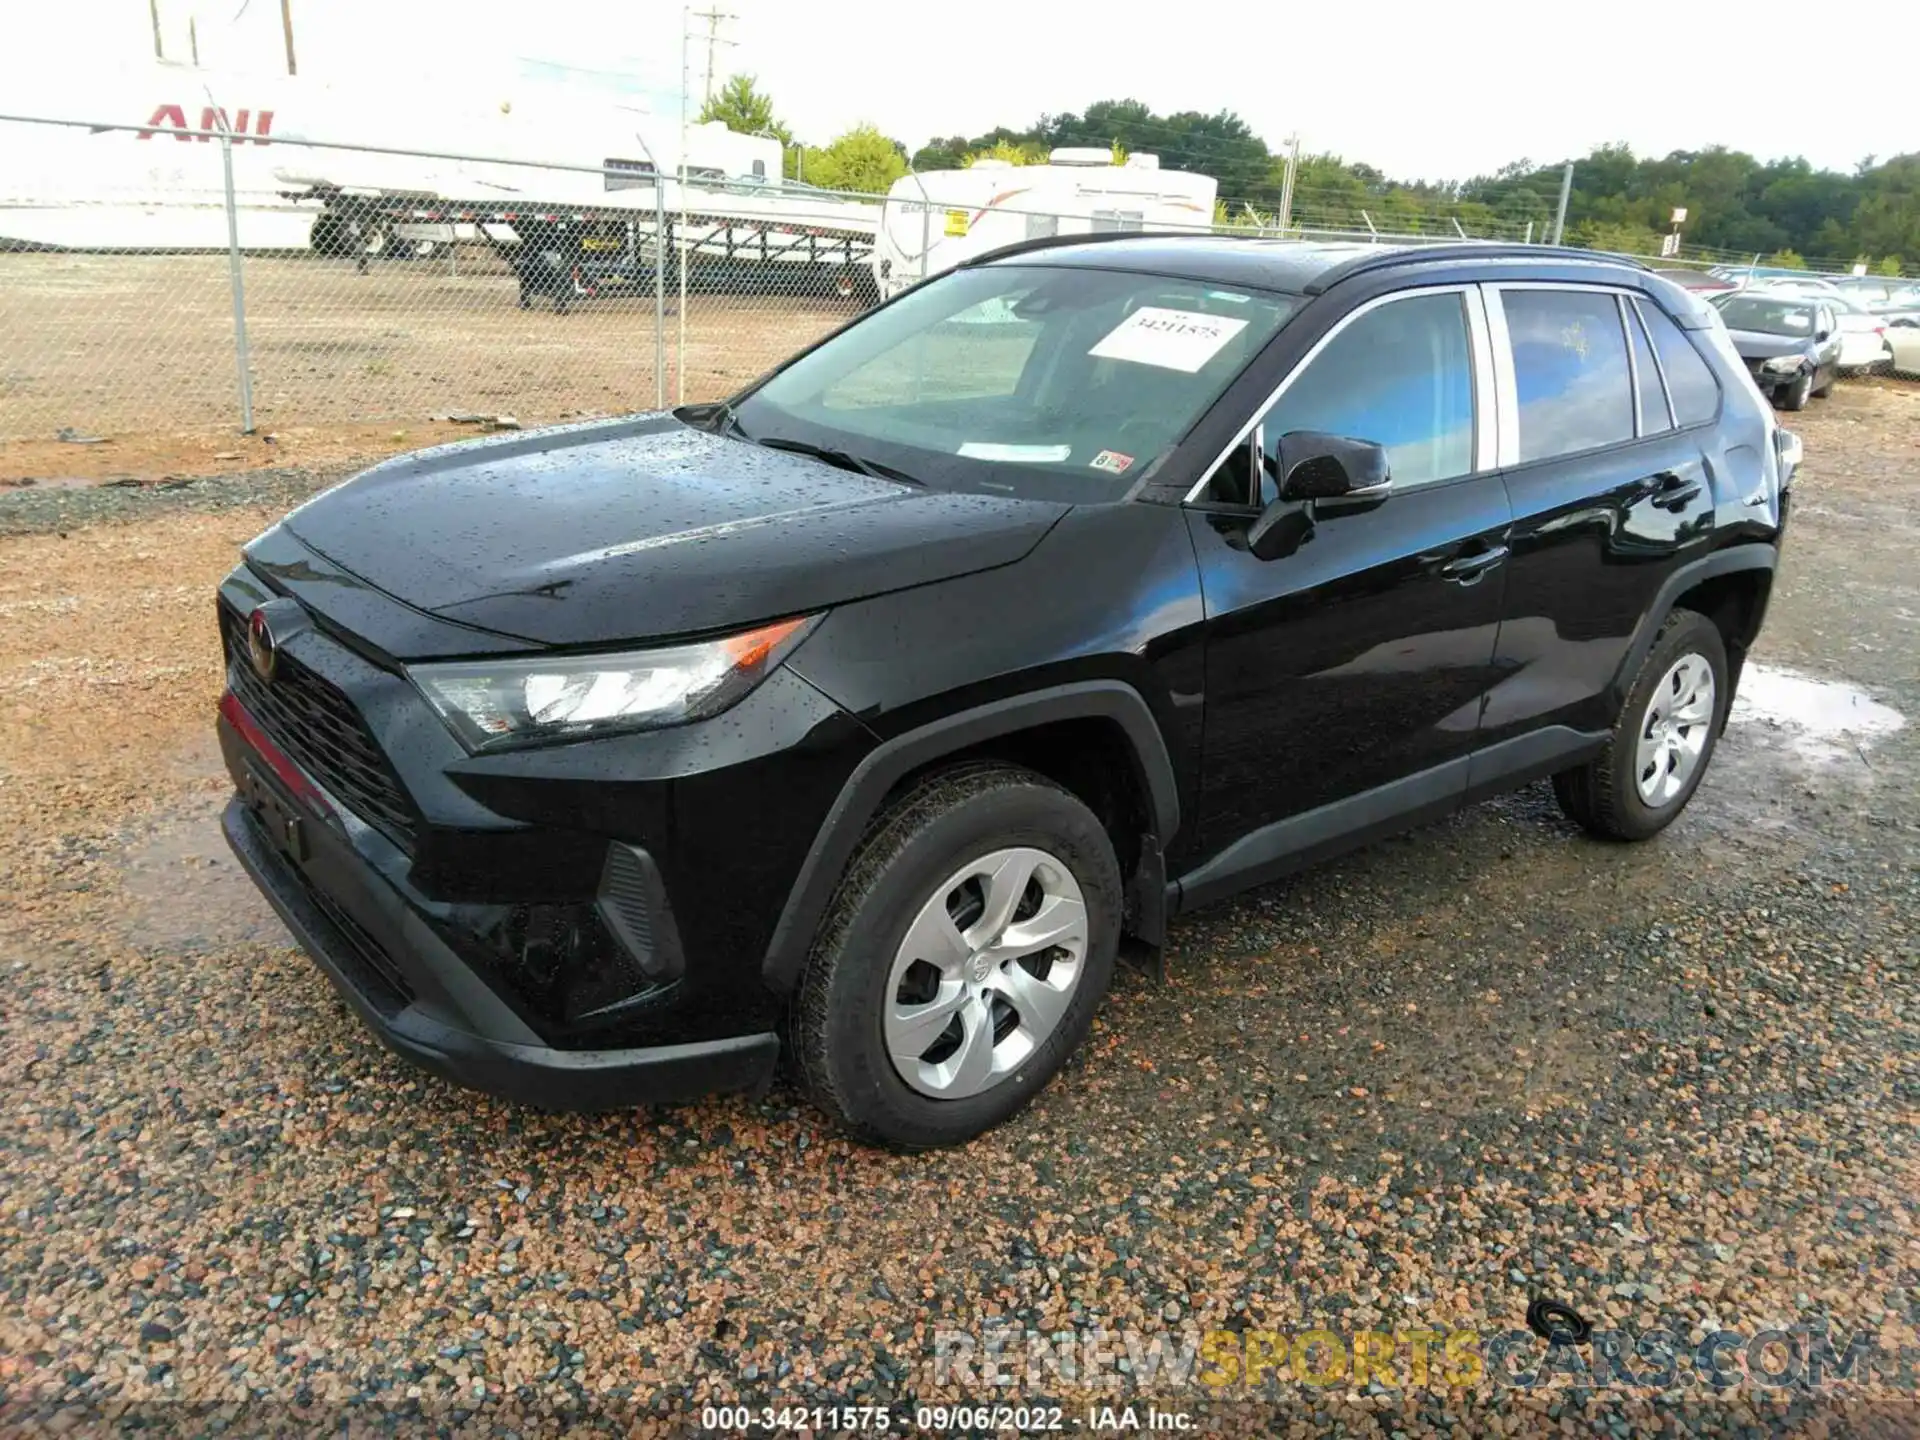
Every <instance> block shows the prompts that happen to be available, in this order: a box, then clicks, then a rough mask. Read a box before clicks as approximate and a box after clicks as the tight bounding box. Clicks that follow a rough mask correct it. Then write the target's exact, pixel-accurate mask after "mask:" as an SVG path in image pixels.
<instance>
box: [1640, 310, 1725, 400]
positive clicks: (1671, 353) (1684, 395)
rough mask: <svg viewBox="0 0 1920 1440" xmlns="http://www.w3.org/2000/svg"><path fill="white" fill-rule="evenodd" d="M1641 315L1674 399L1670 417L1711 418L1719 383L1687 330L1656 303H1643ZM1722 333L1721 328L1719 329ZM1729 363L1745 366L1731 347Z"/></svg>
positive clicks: (1717, 398) (1669, 393)
mask: <svg viewBox="0 0 1920 1440" xmlns="http://www.w3.org/2000/svg"><path fill="white" fill-rule="evenodd" d="M1639 308H1640V317H1641V318H1642V319H1643V320H1645V321H1646V323H1647V334H1648V335H1649V336H1651V337H1652V339H1653V351H1654V354H1656V355H1658V356H1659V357H1660V369H1661V371H1662V373H1663V374H1665V376H1666V377H1667V395H1668V396H1669V397H1670V398H1671V399H1672V401H1673V418H1674V421H1675V423H1677V424H1680V425H1698V424H1701V423H1702V422H1704V421H1707V420H1711V419H1713V417H1714V416H1715V415H1716V414H1718V413H1719V410H1720V383H1719V382H1718V381H1717V380H1715V379H1714V378H1713V367H1712V366H1710V365H1708V364H1707V362H1706V361H1705V360H1703V359H1701V358H1700V352H1699V351H1698V350H1696V349H1694V348H1693V342H1692V341H1691V340H1689V339H1688V338H1687V335H1686V332H1685V331H1683V330H1681V328H1680V327H1679V326H1678V325H1676V324H1674V323H1673V321H1672V320H1671V319H1670V318H1668V316H1667V313H1666V311H1664V310H1662V309H1661V308H1660V307H1659V306H1658V305H1647V304H1642V305H1641V306H1640V307H1639ZM1722 334H1724V332H1722ZM1726 349H1727V350H1728V351H1730V352H1732V355H1733V361H1732V363H1733V364H1734V366H1735V367H1736V368H1737V369H1742V370H1744V369H1745V368H1746V366H1745V362H1744V361H1742V360H1741V359H1740V356H1739V352H1738V351H1735V350H1733V344H1732V342H1731V341H1728V342H1727V345H1726Z"/></svg>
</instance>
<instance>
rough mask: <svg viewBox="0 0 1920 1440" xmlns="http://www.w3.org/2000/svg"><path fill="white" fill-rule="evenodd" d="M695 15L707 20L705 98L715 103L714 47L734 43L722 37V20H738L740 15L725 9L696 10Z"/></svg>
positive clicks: (710, 102)
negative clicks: (731, 13)
mask: <svg viewBox="0 0 1920 1440" xmlns="http://www.w3.org/2000/svg"><path fill="white" fill-rule="evenodd" d="M693 17H694V19H696V20H704V21H706V22H707V87H706V93H705V96H704V99H705V102H706V103H707V104H709V105H711V104H712V103H713V52H714V47H715V46H719V45H731V44H733V41H731V40H722V39H721V38H720V22H721V21H722V20H738V19H739V18H740V17H739V16H738V15H730V14H728V13H727V12H726V11H724V10H695V11H694V12H693Z"/></svg>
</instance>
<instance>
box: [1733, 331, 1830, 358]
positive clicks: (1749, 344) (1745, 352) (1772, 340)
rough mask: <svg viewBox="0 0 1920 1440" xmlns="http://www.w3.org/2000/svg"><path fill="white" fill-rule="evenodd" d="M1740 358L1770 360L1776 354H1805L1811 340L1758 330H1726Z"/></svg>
mask: <svg viewBox="0 0 1920 1440" xmlns="http://www.w3.org/2000/svg"><path fill="white" fill-rule="evenodd" d="M1727 334H1728V335H1729V336H1730V337H1731V338H1732V340H1733V348H1734V349H1735V350H1737V351H1739V352H1740V358H1741V359H1742V360H1771V359H1772V358H1773V357H1774V356H1776V355H1805V354H1806V353H1808V351H1809V350H1810V349H1811V348H1812V345H1813V342H1812V341H1811V340H1807V339H1804V338H1802V337H1798V336H1793V335H1768V334H1766V333H1764V332H1762V331H1759V330H1731V329H1730V330H1728V331H1727Z"/></svg>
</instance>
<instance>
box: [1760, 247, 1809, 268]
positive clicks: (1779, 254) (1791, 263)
mask: <svg viewBox="0 0 1920 1440" xmlns="http://www.w3.org/2000/svg"><path fill="white" fill-rule="evenodd" d="M1767 264H1769V265H1771V266H1773V268H1774V269H1776V270H1804V269H1806V268H1807V262H1806V261H1805V260H1803V259H1802V258H1801V256H1800V252H1799V251H1797V250H1776V251H1774V252H1773V254H1771V255H1769V256H1767Z"/></svg>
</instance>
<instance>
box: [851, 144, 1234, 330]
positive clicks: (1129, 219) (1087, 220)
mask: <svg viewBox="0 0 1920 1440" xmlns="http://www.w3.org/2000/svg"><path fill="white" fill-rule="evenodd" d="M1218 188H1219V182H1218V181H1216V180H1215V179H1214V178H1213V177H1212V176H1211V175H1195V174H1192V173H1189V172H1187V171H1182V170H1162V169H1161V168H1160V161H1159V157H1158V156H1155V155H1129V156H1128V157H1127V160H1126V163H1125V164H1123V165H1116V164H1114V163H1113V156H1112V154H1111V152H1109V151H1107V150H1105V149H1080V148H1062V149H1057V150H1054V151H1053V152H1052V153H1051V154H1050V155H1049V156H1048V157H1047V163H1046V164H1045V165H1011V164H1009V163H1007V162H1006V161H1004V160H979V161H976V162H975V163H974V164H973V165H971V166H969V167H968V168H967V169H965V170H934V171H929V172H927V173H926V174H923V175H908V176H906V177H905V178H903V179H901V180H897V181H895V182H894V185H893V188H892V189H891V190H890V191H888V192H887V198H886V203H885V205H884V206H883V207H882V211H881V220H880V234H879V236H878V238H877V239H876V241H875V244H874V247H873V266H874V282H875V285H876V287H877V288H878V290H879V292H880V295H881V297H882V298H883V299H884V298H886V297H888V296H891V295H894V294H896V293H897V292H899V291H901V290H903V289H905V288H906V287H907V286H909V285H911V284H913V283H914V282H915V281H917V280H920V279H922V278H924V277H925V276H928V275H937V274H939V273H940V272H941V271H942V270H951V269H952V268H953V267H954V266H955V265H958V264H960V263H961V262H962V261H964V260H968V259H970V258H972V257H973V256H975V255H980V254H984V253H985V252H986V251H988V250H993V249H997V248H998V247H1000V246H1002V245H1010V244H1013V243H1014V242H1016V241H1020V240H1032V239H1036V238H1039V237H1041V236H1051V235H1091V234H1099V233H1101V232H1104V231H1115V230H1190V231H1191V230H1205V229H1206V228H1208V227H1209V226H1210V225H1211V224H1212V223H1213V202H1214V196H1215V194H1216V192H1217V191H1218Z"/></svg>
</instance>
